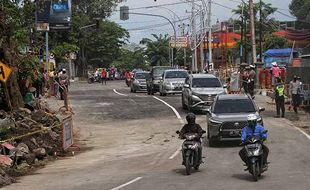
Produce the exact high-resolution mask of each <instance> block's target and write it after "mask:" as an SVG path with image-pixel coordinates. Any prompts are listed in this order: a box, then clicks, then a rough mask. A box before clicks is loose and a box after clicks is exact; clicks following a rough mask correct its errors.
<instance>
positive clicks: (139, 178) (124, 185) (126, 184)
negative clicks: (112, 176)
mask: <svg viewBox="0 0 310 190" xmlns="http://www.w3.org/2000/svg"><path fill="white" fill-rule="evenodd" d="M142 178H143V177H137V178H136V179H133V180H131V181H129V182H127V183H124V184H123V185H120V186H118V187H115V188H113V189H111V190H119V189H121V188H123V187H126V186H128V185H130V184H132V183H134V182H137V181H139V180H141V179H142Z"/></svg>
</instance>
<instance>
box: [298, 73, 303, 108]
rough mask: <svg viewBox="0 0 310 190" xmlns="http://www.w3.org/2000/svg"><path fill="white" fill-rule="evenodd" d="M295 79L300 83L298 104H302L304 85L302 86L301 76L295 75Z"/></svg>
mask: <svg viewBox="0 0 310 190" xmlns="http://www.w3.org/2000/svg"><path fill="white" fill-rule="evenodd" d="M297 81H299V84H300V97H299V105H302V102H303V100H304V86H303V83H302V81H301V77H300V76H298V77H297ZM299 109H301V108H300V107H299Z"/></svg>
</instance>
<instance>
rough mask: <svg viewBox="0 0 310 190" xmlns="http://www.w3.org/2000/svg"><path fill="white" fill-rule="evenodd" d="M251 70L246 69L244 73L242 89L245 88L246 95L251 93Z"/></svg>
mask: <svg viewBox="0 0 310 190" xmlns="http://www.w3.org/2000/svg"><path fill="white" fill-rule="evenodd" d="M248 69H249V68H248V67H246V68H244V70H243V71H242V75H241V77H242V87H243V90H244V93H245V94H247V93H249V87H248V86H249V85H248V80H249V70H248Z"/></svg>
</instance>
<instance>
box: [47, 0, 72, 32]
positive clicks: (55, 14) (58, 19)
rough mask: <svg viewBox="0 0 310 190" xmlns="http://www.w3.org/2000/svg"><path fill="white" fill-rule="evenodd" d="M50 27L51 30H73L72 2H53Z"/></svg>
mask: <svg viewBox="0 0 310 190" xmlns="http://www.w3.org/2000/svg"><path fill="white" fill-rule="evenodd" d="M50 10H51V11H50V19H49V24H50V25H49V26H50V29H51V30H70V29H71V16H72V11H71V0H52V1H51V9H50Z"/></svg>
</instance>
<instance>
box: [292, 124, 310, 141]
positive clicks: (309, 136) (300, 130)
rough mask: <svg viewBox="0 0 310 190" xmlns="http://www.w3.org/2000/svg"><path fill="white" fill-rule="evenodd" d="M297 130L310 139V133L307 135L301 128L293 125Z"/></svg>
mask: <svg viewBox="0 0 310 190" xmlns="http://www.w3.org/2000/svg"><path fill="white" fill-rule="evenodd" d="M294 128H296V129H297V130H298V131H299V132H301V133H302V134H303V135H305V136H306V137H307V138H308V139H309V140H310V135H308V134H307V133H306V132H305V131H303V130H302V129H300V128H298V127H295V126H294Z"/></svg>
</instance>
